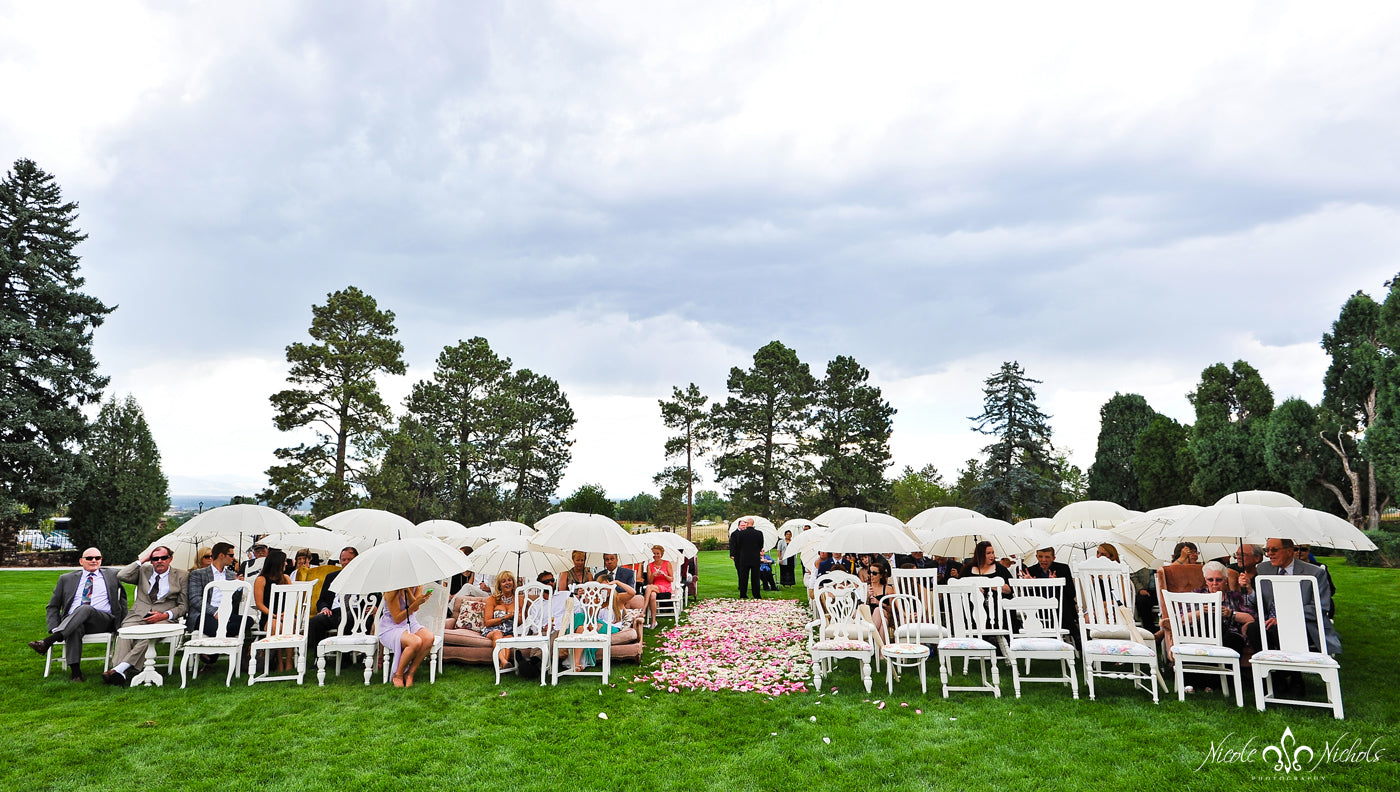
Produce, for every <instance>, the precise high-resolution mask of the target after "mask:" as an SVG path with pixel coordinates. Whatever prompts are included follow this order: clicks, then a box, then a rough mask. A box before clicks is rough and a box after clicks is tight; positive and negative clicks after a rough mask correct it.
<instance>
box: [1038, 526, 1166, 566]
mask: <svg viewBox="0 0 1400 792" xmlns="http://www.w3.org/2000/svg"><path fill="white" fill-rule="evenodd" d="M1104 543H1107V544H1111V545H1113V546H1114V548H1116V549H1117V550H1118V560H1119V561H1122V562H1123V563H1125V564H1127V565H1128V567H1129V568H1130V569H1132V570H1133V571H1137V570H1139V569H1145V568H1147V567H1153V566H1160V564H1161V562H1160V561H1159V560H1158V559H1156V558H1155V557H1154V556H1153V554H1152V549H1151V548H1149V547H1144V546H1143V545H1141V544H1138V543H1137V542H1134V541H1133V540H1132V539H1129V538H1127V537H1125V536H1123V535H1122V534H1119V533H1117V532H1115V531H1112V530H1109V529H1107V528H1075V529H1073V530H1070V531H1060V532H1059V533H1053V534H1050V546H1051V547H1053V548H1054V549H1055V558H1056V559H1057V560H1059V561H1063V562H1065V563H1066V564H1069V563H1073V562H1075V561H1083V560H1085V559H1088V558H1094V557H1096V556H1097V555H1098V553H1097V551H1098V547H1099V545H1101V544H1104Z"/></svg>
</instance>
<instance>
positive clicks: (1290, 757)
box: [1263, 726, 1313, 773]
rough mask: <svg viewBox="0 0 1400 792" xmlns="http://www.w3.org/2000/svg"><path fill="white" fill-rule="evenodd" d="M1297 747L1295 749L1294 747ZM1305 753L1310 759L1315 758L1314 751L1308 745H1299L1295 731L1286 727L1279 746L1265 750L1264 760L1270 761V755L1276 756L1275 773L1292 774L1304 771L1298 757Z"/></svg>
mask: <svg viewBox="0 0 1400 792" xmlns="http://www.w3.org/2000/svg"><path fill="white" fill-rule="evenodd" d="M1295 745H1296V746H1297V747H1296V748H1294V747H1293V746H1295ZM1304 752H1306V753H1307V755H1308V759H1312V758H1313V749H1311V748H1309V747H1308V746H1306V745H1299V744H1298V740H1297V739H1295V738H1294V737H1293V730H1292V729H1290V728H1288V727H1286V726H1285V727H1284V729H1283V736H1282V737H1279V738H1278V745H1270V746H1269V747H1268V748H1265V749H1264V754H1263V759H1264V761H1266V762H1267V761H1269V754H1273V755H1274V772H1275V773H1279V772H1283V773H1292V772H1297V771H1301V770H1302V769H1303V762H1302V760H1300V759H1299V758H1298V757H1299V756H1301V755H1302V754H1303V753H1304Z"/></svg>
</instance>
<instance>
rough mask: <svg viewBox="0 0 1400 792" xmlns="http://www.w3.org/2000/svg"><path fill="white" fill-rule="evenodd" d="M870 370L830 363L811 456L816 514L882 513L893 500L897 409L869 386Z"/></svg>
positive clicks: (842, 361)
mask: <svg viewBox="0 0 1400 792" xmlns="http://www.w3.org/2000/svg"><path fill="white" fill-rule="evenodd" d="M869 380H870V371H869V370H868V369H866V368H865V367H864V366H862V365H860V364H859V363H857V362H856V361H855V359H854V358H851V357H847V356H845V355H838V356H837V357H836V359H835V360H833V361H831V362H830V363H828V364H827V367H826V379H824V380H822V382H821V384H820V385H819V386H818V388H817V405H816V415H815V419H816V421H815V423H816V436H815V438H814V439H813V440H812V443H811V446H810V449H809V450H810V452H811V453H812V455H814V456H815V457H816V458H817V460H818V462H817V473H816V483H817V487H818V488H819V490H820V498H819V500H818V502H816V503H812V504H811V505H810V506H811V511H812V513H813V514H816V513H818V512H821V511H825V510H826V509H830V508H833V507H837V506H854V507H857V508H861V509H868V510H872V511H882V510H884V509H885V508H887V507H888V505H889V501H890V485H889V482H887V481H885V470H886V469H888V468H889V466H890V461H891V460H890V433H891V431H892V428H893V423H892V421H891V418H892V417H893V416H894V413H895V410H894V408H893V407H891V406H890V403H889V402H887V401H885V399H884V397H883V395H882V394H881V393H880V389H879V388H878V387H876V386H874V385H870V384H867V383H868V381H869Z"/></svg>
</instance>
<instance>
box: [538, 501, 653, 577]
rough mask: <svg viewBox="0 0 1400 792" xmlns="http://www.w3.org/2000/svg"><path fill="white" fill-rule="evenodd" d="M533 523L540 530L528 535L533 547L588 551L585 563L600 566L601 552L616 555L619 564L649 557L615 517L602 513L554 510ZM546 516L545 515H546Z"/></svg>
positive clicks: (649, 552) (647, 552)
mask: <svg viewBox="0 0 1400 792" xmlns="http://www.w3.org/2000/svg"><path fill="white" fill-rule="evenodd" d="M549 518H553V519H551V520H550V522H549V524H548V525H546V524H545V521H544V520H541V521H540V522H538V523H536V526H537V527H538V528H539V532H538V533H536V534H535V535H534V536H532V537H530V547H531V548H532V549H536V550H557V551H563V552H564V554H565V555H568V554H569V553H571V552H572V551H574V550H582V551H583V552H585V553H587V554H588V561H587V563H588V564H590V565H592V566H601V565H602V563H603V555H604V554H613V553H615V554H616V555H617V562H618V563H619V564H635V563H638V562H641V561H647V560H650V559H651V551H650V550H648V549H646V548H644V547H642V544H641V543H640V542H638V541H637V540H636V538H635V537H633V536H632V535H631V534H629V533H627V531H625V530H623V528H622V526H621V525H618V524H617V522H616V521H615V520H611V519H609V518H607V517H604V516H603V515H601V514H582V513H579V512H557V513H555V514H551V515H549ZM549 518H546V519H549Z"/></svg>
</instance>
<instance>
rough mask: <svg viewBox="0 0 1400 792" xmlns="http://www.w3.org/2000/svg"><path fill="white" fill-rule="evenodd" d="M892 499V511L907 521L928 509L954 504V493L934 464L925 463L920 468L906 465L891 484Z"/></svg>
mask: <svg viewBox="0 0 1400 792" xmlns="http://www.w3.org/2000/svg"><path fill="white" fill-rule="evenodd" d="M890 500H891V511H890V513H891V514H893V515H894V516H895V517H898V518H899V519H901V520H903V521H905V522H908V521H909V520H910V519H911V518H913V517H914V515H916V514H918V513H919V512H922V511H924V510H926V509H932V508H933V507H935V506H951V505H953V504H952V500H953V496H952V493H950V492H949V491H948V485H947V484H946V483H944V481H943V475H942V474H941V473H939V472H938V468H936V467H934V466H933V465H924V466H923V467H922V468H920V469H918V470H915V469H914V468H913V467H911V466H909V465H905V466H904V470H903V471H902V472H901V473H900V474H899V477H898V478H896V479H895V480H894V482H893V483H892V484H891V485H890Z"/></svg>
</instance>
